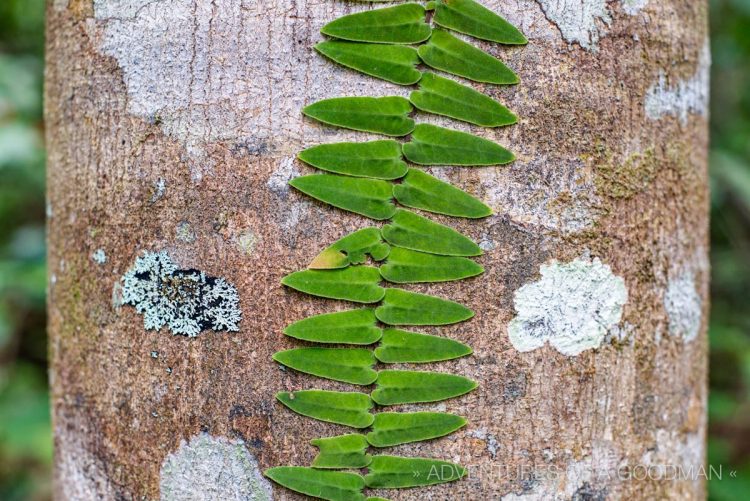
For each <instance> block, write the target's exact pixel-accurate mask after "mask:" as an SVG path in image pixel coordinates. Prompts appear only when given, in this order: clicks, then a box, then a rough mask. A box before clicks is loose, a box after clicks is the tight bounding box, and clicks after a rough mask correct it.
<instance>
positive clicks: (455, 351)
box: [375, 329, 472, 364]
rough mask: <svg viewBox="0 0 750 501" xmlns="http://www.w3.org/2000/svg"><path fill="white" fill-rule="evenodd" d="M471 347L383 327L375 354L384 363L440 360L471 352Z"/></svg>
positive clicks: (442, 338) (462, 355)
mask: <svg viewBox="0 0 750 501" xmlns="http://www.w3.org/2000/svg"><path fill="white" fill-rule="evenodd" d="M471 352H472V351H471V348H470V347H468V346H466V345H465V344H463V343H459V342H458V341H455V340H453V339H449V338H444V337H440V336H431V335H429V334H420V333H417V332H409V331H402V330H399V329H384V330H383V338H382V341H381V343H380V345H379V346H378V347H377V348H376V349H375V356H376V357H377V359H378V360H380V361H381V362H383V363H386V364H396V363H423V362H441V361H443V360H451V359H454V358H459V357H464V356H466V355H470V354H471Z"/></svg>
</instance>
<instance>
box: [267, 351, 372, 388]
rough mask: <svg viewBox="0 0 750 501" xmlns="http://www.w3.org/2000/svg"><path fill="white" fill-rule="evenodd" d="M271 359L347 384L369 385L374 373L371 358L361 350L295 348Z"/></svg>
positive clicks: (368, 353) (277, 354)
mask: <svg viewBox="0 0 750 501" xmlns="http://www.w3.org/2000/svg"><path fill="white" fill-rule="evenodd" d="M273 359H274V360H276V361H277V362H279V363H280V364H284V365H286V366H287V367H291V368H292V369H295V370H298V371H300V372H305V373H307V374H312V375H313V376H318V377H323V378H327V379H333V380H335V381H342V382H344V383H351V384H363V385H367V384H372V383H373V382H375V380H376V379H377V378H378V373H377V372H375V371H374V370H373V369H372V367H373V365H375V356H374V355H373V354H372V351H370V350H365V349H361V348H295V349H293V350H286V351H280V352H278V353H274V355H273Z"/></svg>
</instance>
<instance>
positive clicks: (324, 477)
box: [264, 466, 365, 501]
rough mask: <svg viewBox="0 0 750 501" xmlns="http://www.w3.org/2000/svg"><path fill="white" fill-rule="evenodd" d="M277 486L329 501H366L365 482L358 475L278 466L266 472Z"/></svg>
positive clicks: (302, 467) (301, 467)
mask: <svg viewBox="0 0 750 501" xmlns="http://www.w3.org/2000/svg"><path fill="white" fill-rule="evenodd" d="M264 474H265V476H267V477H268V478H270V479H271V480H273V481H274V482H276V483H277V484H279V485H281V486H284V487H286V488H287V489H291V490H293V491H295V492H300V493H302V494H307V495H308V496H312V497H315V498H319V499H327V500H329V501H364V500H365V495H364V494H362V490H363V489H364V487H365V481H364V479H363V478H362V477H361V476H360V475H357V474H356V473H348V472H339V471H329V470H316V469H314V468H307V467H304V466H277V467H276V468H269V469H267V470H266V471H265V472H264Z"/></svg>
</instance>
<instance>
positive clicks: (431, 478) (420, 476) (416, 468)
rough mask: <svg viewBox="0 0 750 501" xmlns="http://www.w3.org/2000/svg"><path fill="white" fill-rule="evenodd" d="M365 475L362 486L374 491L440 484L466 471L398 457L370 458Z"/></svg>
mask: <svg viewBox="0 0 750 501" xmlns="http://www.w3.org/2000/svg"><path fill="white" fill-rule="evenodd" d="M368 471H369V473H368V474H367V475H365V484H366V485H367V487H371V488H374V489H375V488H380V489H399V488H405V487H421V486H426V485H435V484H443V483H446V482H453V481H454V480H459V479H461V478H462V477H463V476H465V475H466V468H464V467H463V466H460V465H457V464H455V463H450V462H448V461H439V460H437V459H428V458H406V457H399V456H374V457H373V458H372V463H370V466H369V468H368Z"/></svg>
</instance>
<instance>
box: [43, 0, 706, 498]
mask: <svg viewBox="0 0 750 501" xmlns="http://www.w3.org/2000/svg"><path fill="white" fill-rule="evenodd" d="M485 4H486V5H488V6H489V7H491V8H493V9H495V10H496V11H498V12H500V13H502V14H503V15H505V16H506V17H507V18H508V19H509V20H510V21H511V22H513V23H514V24H516V25H517V26H519V27H520V28H521V29H522V30H523V31H524V32H525V33H526V34H527V36H528V38H529V42H530V43H529V45H528V46H526V47H516V48H502V47H499V46H497V45H495V44H483V43H482V44H480V45H482V46H483V47H484V48H485V49H486V50H488V51H490V52H492V53H493V54H495V55H497V56H500V57H502V58H503V59H505V60H506V61H507V62H508V65H509V66H510V67H512V68H514V69H515V70H516V71H517V73H518V74H519V75H520V77H521V84H520V85H518V86H511V87H501V88H498V87H493V86H481V85H478V86H476V87H477V88H479V89H481V90H483V91H484V92H487V93H489V94H491V95H493V96H495V97H497V98H498V99H500V100H502V101H504V102H505V103H507V104H508V105H509V107H510V108H511V109H512V110H514V111H515V112H516V113H517V114H518V115H519V116H520V117H521V119H520V123H519V124H518V125H515V126H512V127H507V128H502V129H499V130H486V129H481V128H474V127H468V126H466V125H462V124H459V123H457V122H451V121H449V120H441V119H436V118H435V117H432V116H426V115H423V114H419V116H418V118H419V119H422V120H428V121H431V122H434V123H440V124H449V123H450V124H451V126H453V127H456V128H460V129H463V130H471V131H473V132H475V133H478V134H482V135H485V136H487V137H491V138H493V139H495V140H497V141H498V142H500V143H501V144H504V145H506V146H508V147H509V148H510V149H512V150H513V151H514V152H516V154H517V156H518V160H517V161H516V162H515V163H514V164H512V165H510V166H505V167H497V168H476V169H471V168H463V169H461V168H454V169H448V168H440V169H432V170H431V171H432V172H433V173H435V174H436V175H439V176H442V177H444V178H446V179H449V180H450V181H452V182H454V183H456V184H457V185H459V186H461V187H463V188H464V189H466V190H468V191H470V192H472V193H474V194H476V195H477V196H479V197H480V198H482V199H483V200H485V201H486V202H487V203H488V204H490V205H491V206H492V207H493V208H494V210H495V213H496V214H495V215H494V216H492V217H490V218H487V219H485V220H481V221H469V222H466V221H458V220H451V219H450V218H437V219H439V220H441V221H444V222H449V224H452V225H455V226H456V227H458V228H459V229H460V230H461V231H463V232H465V233H466V234H467V235H469V236H471V237H472V238H474V239H476V240H477V241H478V242H481V244H482V247H483V248H484V249H485V250H486V252H485V254H484V256H482V257H481V258H480V261H481V263H482V264H483V265H484V266H485V267H486V269H487V272H486V273H485V274H484V275H483V276H480V277H477V278H474V279H471V280H466V281H461V282H459V283H449V284H440V285H431V286H415V287H409V288H410V289H414V290H419V291H428V292H430V293H433V294H437V295H441V296H444V297H449V298H452V299H455V300H458V301H463V302H464V303H466V304H467V305H469V306H471V307H472V308H473V309H474V310H475V311H476V312H477V315H476V318H475V319H473V320H472V321H470V322H466V323H464V324H460V325H457V326H454V327H445V328H436V329H423V330H424V331H427V332H432V333H440V334H442V335H446V336H452V337H454V338H456V339H459V340H461V341H464V342H466V343H469V344H470V345H471V346H473V348H474V350H475V354H474V355H473V356H471V357H466V358H463V359H461V360H458V361H454V362H448V363H442V364H435V365H434V366H432V367H434V368H437V367H439V368H440V369H441V370H446V371H450V372H453V373H457V374H463V375H466V376H469V377H473V378H475V379H476V380H478V381H479V382H480V384H481V386H480V388H479V389H478V390H477V391H475V392H474V393H472V394H471V395H469V396H466V397H463V398H459V399H454V400H451V401H448V402H445V403H444V404H441V405H432V406H422V407H421V408H426V409H430V408H432V409H438V408H440V409H447V410H450V411H453V412H457V413H460V414H462V415H465V416H467V417H468V418H470V421H471V422H470V425H469V426H468V427H467V428H466V429H464V430H461V431H460V432H458V433H456V434H454V435H452V436H450V437H447V438H444V439H440V440H436V441H431V442H427V443H420V444H416V445H409V446H402V447H397V448H395V450H392V451H389V452H391V453H396V454H406V455H420V456H432V457H438V458H444V459H448V460H453V461H458V462H461V463H463V464H464V465H466V466H468V467H469V469H470V474H469V478H467V479H465V480H463V481H461V482H458V483H453V484H448V485H443V486H439V487H434V488H430V489H424V490H420V489H418V490H407V491H400V492H389V493H383V492H381V493H380V494H381V495H383V494H387V495H388V496H387V497H390V498H391V499H415V500H416V499H467V500H479V499H488V500H489V499H493V500H495V499H529V500H532V499H545V500H547V499H664V498H672V499H699V498H701V497H702V496H703V492H704V482H703V480H702V478H701V476H700V475H699V473H700V472H699V471H698V470H694V471H693V474H692V475H691V474H689V472H688V470H687V469H688V468H691V467H692V468H694V469H697V468H698V467H699V466H700V465H701V463H702V461H703V458H704V439H705V426H706V416H705V404H706V384H705V378H706V349H707V345H706V338H705V335H704V332H705V325H706V318H707V308H708V301H707V279H708V270H707V260H706V254H707V245H708V241H707V209H708V197H707V179H706V141H707V134H706V91H707V89H706V87H707V77H706V75H707V69H708V64H709V61H708V57H707V44H708V41H707V36H708V35H707V27H706V17H707V10H706V5H705V2H703V1H691V2H686V1H682V0H663V1H655V0H650V1H649V0H618V1H609V2H605V1H604V0H576V1H572V0H569V1H561V0H537V1H534V0H485ZM367 8H371V6H370V4H366V3H356V2H346V1H343V0H266V1H263V2H261V1H255V0H252V1H251V0H213V1H210V0H171V1H166V0H148V1H147V0H94V1H93V4H92V0H68V1H66V0H54V1H53V2H51V3H50V5H49V10H48V30H47V35H48V41H47V44H48V45H47V48H48V52H47V87H46V118H47V145H48V148H49V184H48V191H49V278H50V282H49V309H50V325H49V327H50V357H51V362H52V369H51V383H52V403H53V412H54V429H55V445H56V454H55V465H56V467H55V471H56V475H55V477H56V493H57V497H58V499H99V498H102V499H157V498H160V497H162V498H164V499H186V498H187V497H186V496H187V494H186V493H189V492H193V493H194V494H193V497H194V498H195V499H211V498H221V497H224V498H235V499H255V498H257V499H267V498H268V496H269V494H268V492H269V491H268V489H269V485H268V484H267V483H266V482H265V480H263V479H262V478H260V477H259V476H258V472H257V469H258V468H266V467H269V466H275V465H285V464H297V465H305V464H309V462H310V461H311V459H312V458H313V456H314V450H313V448H312V447H311V446H309V445H308V443H307V442H308V440H310V439H312V438H314V437H320V436H326V435H333V434H338V433H342V432H343V431H344V429H343V428H341V427H337V426H333V425H324V424H321V423H318V422H315V421H313V420H311V419H307V418H303V417H300V416H297V415H294V414H292V413H291V412H290V411H288V410H286V409H284V408H282V407H281V406H280V405H279V404H277V403H276V402H275V401H274V398H273V395H274V393H275V392H276V391H279V390H295V389H304V388H311V387H321V388H339V389H350V388H351V387H348V386H347V385H343V384H334V383H329V382H325V381H321V380H318V379H315V378H313V377H310V376H305V375H300V374H298V373H294V372H293V371H284V370H280V368H279V367H278V366H277V365H276V364H274V363H273V362H272V361H271V354H272V353H274V352H275V351H277V350H280V349H284V348H289V347H291V346H298V344H296V343H292V342H290V340H289V339H285V337H284V336H283V335H282V333H281V331H282V328H283V327H284V326H285V325H287V324H288V323H290V322H292V321H294V320H298V319H300V318H303V317H305V316H307V315H310V314H314V313H319V312H324V311H333V310H335V309H342V308H344V307H345V306H346V305H342V304H341V303H339V302H335V301H326V300H321V299H315V298H311V297H306V296H304V295H302V294H297V293H294V292H291V291H289V290H284V289H283V288H282V287H281V286H280V285H279V280H280V279H281V277H282V276H283V275H284V274H286V273H288V272H290V271H293V270H297V269H300V268H302V267H304V266H305V265H306V264H307V263H308V262H309V261H310V259H311V258H312V257H313V256H314V255H315V254H316V253H317V252H318V251H319V250H320V249H322V248H323V247H324V246H325V245H328V244H330V243H331V242H333V241H334V240H335V239H336V238H338V237H341V236H343V235H345V234H347V233H348V232H350V231H353V230H355V229H357V228H361V227H364V226H366V225H368V224H370V222H369V221H367V220H365V219H364V218H361V217H357V216H354V215H351V214H347V213H344V212H343V211H339V210H335V209H332V208H330V207H328V206H325V205H323V204H319V203H316V202H313V201H311V200H310V199H308V198H306V197H304V196H301V195H300V194H298V193H296V192H294V191H291V190H289V189H288V187H287V184H286V182H287V180H288V179H289V178H290V177H292V176H295V175H297V174H299V173H309V172H311V169H309V168H308V167H306V166H304V165H301V164H299V163H298V162H297V161H295V159H294V157H295V154H296V153H297V152H298V151H299V150H300V149H301V148H303V147H305V146H308V145H312V144H317V143H321V142H331V141H335V140H345V139H351V138H357V139H364V138H367V137H368V136H367V135H365V134H355V133H347V132H343V131H339V130H334V129H331V128H328V127H323V126H321V125H319V124H316V123H314V122H312V121H310V120H307V119H304V118H303V117H302V115H301V114H300V109H301V107H302V106H303V105H305V104H307V103H310V102H312V101H314V100H317V99H320V98H324V97H333V96H339V95H386V94H398V95H406V94H407V90H406V89H404V88H401V87H397V86H394V85H390V84H386V83H383V82H379V81H376V80H374V79H372V78H369V77H366V76H363V75H360V74H357V73H355V72H353V71H350V70H346V69H343V68H341V67H337V66H336V65H334V64H333V63H331V62H328V61H324V60H323V59H322V57H320V56H319V55H316V54H315V53H314V51H313V50H312V45H313V44H314V43H315V42H316V41H318V40H320V39H321V36H320V35H319V31H318V30H319V28H320V27H321V26H322V25H323V24H324V23H325V22H327V21H330V20H332V19H334V18H335V17H337V16H339V15H341V14H344V13H347V12H351V11H356V10H361V9H367ZM159 251H165V252H166V253H167V255H168V256H169V258H170V259H171V261H172V262H173V263H174V264H175V266H177V267H178V268H180V269H184V270H189V269H196V270H200V271H203V272H205V273H206V275H207V276H210V277H218V278H223V279H225V280H226V281H227V282H229V283H231V284H233V285H234V286H235V287H236V288H237V291H238V293H239V296H240V308H241V311H242V315H243V317H242V321H241V323H240V324H239V331H238V332H227V331H214V330H211V329H209V330H205V331H203V332H202V333H201V334H200V335H199V336H197V337H194V338H188V337H184V336H174V335H172V333H171V332H170V330H169V329H168V328H167V327H164V328H162V330H161V331H155V330H146V329H144V317H143V316H142V315H141V314H139V313H138V312H137V311H136V310H135V309H134V308H133V307H131V306H127V305H123V304H122V284H121V277H122V276H123V275H125V274H126V272H127V271H128V270H129V269H131V268H132V267H133V265H134V263H135V260H136V258H138V257H139V256H142V255H143V253H144V252H159ZM522 288H523V289H522ZM520 289H522V291H519V290H520ZM516 292H518V294H517V295H516V296H515V298H514V294H515V293H516ZM514 319H515V320H514ZM509 326H512V327H513V328H512V334H513V336H510V335H509V330H511V329H510V327H509ZM521 350H527V351H521ZM190 465H194V466H190ZM664 465H672V466H675V467H681V468H683V470H682V471H683V472H686V473H685V474H684V475H678V476H679V478H677V479H673V478H672V477H674V475H673V474H671V473H670V470H666V469H663V470H659V468H658V467H659V466H664ZM649 466H651V467H652V469H651V470H649V471H650V474H648V475H644V470H643V469H641V470H636V475H635V476H637V477H638V478H637V479H631V478H628V468H635V467H641V468H643V467H649ZM659 471H661V472H662V473H663V475H659V474H658V472H659ZM644 476H646V477H647V478H645V479H644V478H643V477H644ZM660 476H663V477H666V478H659V477H660ZM160 489H161V493H160ZM273 495H274V496H275V498H276V499H297V497H295V496H294V495H292V494H290V493H289V492H288V491H283V490H281V489H278V488H275V489H274V494H273ZM252 496H255V498H253V497H252Z"/></svg>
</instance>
